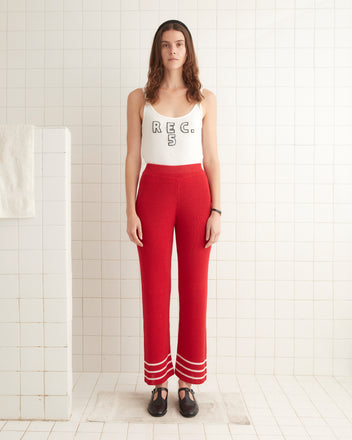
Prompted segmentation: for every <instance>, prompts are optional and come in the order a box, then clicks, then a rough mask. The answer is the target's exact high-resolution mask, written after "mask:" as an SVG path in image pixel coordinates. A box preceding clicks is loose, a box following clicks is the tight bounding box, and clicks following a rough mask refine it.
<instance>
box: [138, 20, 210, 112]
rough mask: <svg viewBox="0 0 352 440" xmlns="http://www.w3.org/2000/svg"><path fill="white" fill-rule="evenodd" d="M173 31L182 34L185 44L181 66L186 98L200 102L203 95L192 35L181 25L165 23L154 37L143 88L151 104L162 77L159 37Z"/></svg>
mask: <svg viewBox="0 0 352 440" xmlns="http://www.w3.org/2000/svg"><path fill="white" fill-rule="evenodd" d="M169 29H175V30H176V31H180V32H182V33H183V35H184V37H185V44H186V60H185V62H184V64H183V71H182V78H183V81H184V82H185V84H186V86H187V92H186V98H187V101H189V102H201V101H202V99H204V95H203V94H202V93H201V91H200V89H201V82H200V80H199V77H198V75H199V68H198V63H197V57H196V54H195V50H194V46H193V40H192V35H191V33H190V32H189V30H188V29H187V28H185V26H183V25H182V24H181V23H175V22H171V23H170V22H165V24H164V25H163V26H161V27H160V29H158V30H157V32H156V33H155V35H154V40H153V45H152V49H151V52H150V58H149V70H148V81H147V84H146V86H145V90H144V91H145V99H146V101H148V102H150V103H151V104H153V103H154V102H155V101H157V99H158V89H159V87H160V84H161V81H162V79H163V77H164V65H163V62H162V58H161V37H162V35H163V32H165V31H168V30H169Z"/></svg>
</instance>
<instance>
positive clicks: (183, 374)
mask: <svg viewBox="0 0 352 440" xmlns="http://www.w3.org/2000/svg"><path fill="white" fill-rule="evenodd" d="M175 370H176V371H178V372H179V373H180V374H182V376H186V377H189V378H191V379H197V380H199V379H203V378H204V377H206V375H207V373H205V374H204V376H201V377H195V376H189V375H188V374H185V373H182V371H180V370H179V369H178V368H177V367H176V368H175Z"/></svg>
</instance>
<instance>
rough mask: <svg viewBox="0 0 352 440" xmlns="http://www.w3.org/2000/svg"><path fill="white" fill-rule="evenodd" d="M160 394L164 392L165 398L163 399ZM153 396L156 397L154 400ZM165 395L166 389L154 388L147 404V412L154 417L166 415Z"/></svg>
mask: <svg viewBox="0 0 352 440" xmlns="http://www.w3.org/2000/svg"><path fill="white" fill-rule="evenodd" d="M160 392H162V393H163V392H165V394H166V398H165V399H163V398H162V396H161V393H160ZM155 395H157V397H156V398H155ZM167 395H168V389H167V388H162V387H158V388H157V387H155V388H154V389H153V391H152V397H151V399H150V401H149V404H148V412H149V414H151V415H152V416H154V417H161V416H163V415H165V414H166V411H167Z"/></svg>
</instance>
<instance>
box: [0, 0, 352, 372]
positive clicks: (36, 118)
mask: <svg viewBox="0 0 352 440" xmlns="http://www.w3.org/2000/svg"><path fill="white" fill-rule="evenodd" d="M0 5H1V10H0V18H1V21H0V23H1V29H2V34H1V35H2V37H3V38H1V39H0V41H1V43H0V58H1V59H0V66H2V67H0V106H1V111H0V119H1V122H6V121H7V122H9V123H11V122H13V121H26V122H27V123H30V122H31V123H34V124H36V125H44V126H48V125H52V124H54V125H66V126H68V127H69V128H70V130H71V132H72V142H73V149H72V175H73V181H72V221H73V223H72V232H73V234H72V235H73V236H72V240H73V242H72V245H73V277H74V280H73V296H74V303H73V307H74V309H73V310H74V320H73V362H74V370H76V371H80V370H84V371H125V372H127V371H132V372H136V371H143V370H142V366H143V334H142V328H143V327H142V308H141V289H140V279H139V265H138V258H137V250H136V248H135V245H133V244H132V243H131V242H129V240H128V236H127V234H126V232H125V231H126V217H125V193H124V191H125V190H124V160H125V154H126V100H127V95H128V93H129V92H130V91H131V90H133V89H135V88H137V87H141V86H143V85H144V84H145V82H146V79H147V70H148V61H149V54H150V48H151V44H152V39H153V36H154V33H155V31H156V29H157V27H158V26H159V24H160V23H161V22H162V21H164V20H166V19H169V18H178V19H180V20H182V21H184V22H185V23H186V24H187V26H188V27H189V28H190V29H191V32H192V35H193V39H194V44H195V47H196V52H197V56H198V61H199V66H200V78H201V81H202V83H203V85H204V87H206V88H209V89H211V90H212V91H213V92H214V93H216V95H217V100H218V149H219V156H220V160H221V171H222V174H221V181H222V183H221V190H222V192H221V195H222V209H223V216H222V219H223V221H222V233H221V237H220V241H219V242H218V243H217V244H216V245H215V246H214V247H213V249H212V253H211V261H210V272H209V307H208V362H209V369H208V371H209V374H211V373H212V372H217V373H240V374H241V373H245V374H246V373H252V372H253V373H281V374H284V373H286V374H337V375H347V374H350V373H351V369H352V359H351V356H352V339H351V335H352V319H351V317H352V313H351V312H352V310H351V309H352V307H351V305H352V302H351V289H352V282H351V278H352V270H351V260H352V253H351V250H352V227H351V183H352V182H351V180H352V177H351V176H352V149H351V139H352V136H351V135H352V131H351V123H350V122H351V114H352V108H351V103H352V72H351V70H352V56H351V53H352V51H351V46H352V26H351V24H352V1H351V0H321V1H320V0H280V1H278V0H277V1H274V0H256V1H255V0H237V1H236V0H234V1H232V0H231V1H230V0H209V1H204V2H203V1H198V0H193V1H192V0H179V1H177V0H176V1H172V2H169V1H161V0H156V1H147V0H128V1H127V0H120V1H115V0H100V1H99V0H96V1H82V0H78V1H75V0H70V1H66V0H65V1H64V0H61V1H60V0H56V1H45V2H44V1H38V2H37V1H36V2H31V1H27V2H24V1H7V2H1V3H0ZM176 274H177V264H176V256H175V248H174V259H173V271H172V276H173V279H172V304H171V307H172V309H171V316H172V317H171V326H172V328H171V334H172V346H173V355H174V353H175V346H176V336H177V319H178V318H177V313H178V310H177V304H178V300H177V279H176Z"/></svg>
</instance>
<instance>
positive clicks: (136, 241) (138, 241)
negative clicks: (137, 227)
mask: <svg viewBox="0 0 352 440" xmlns="http://www.w3.org/2000/svg"><path fill="white" fill-rule="evenodd" d="M133 241H134V243H136V244H137V245H138V246H141V247H143V243H142V242H141V241H140V240H139V238H138V236H137V234H135V235H134V240H133Z"/></svg>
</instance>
